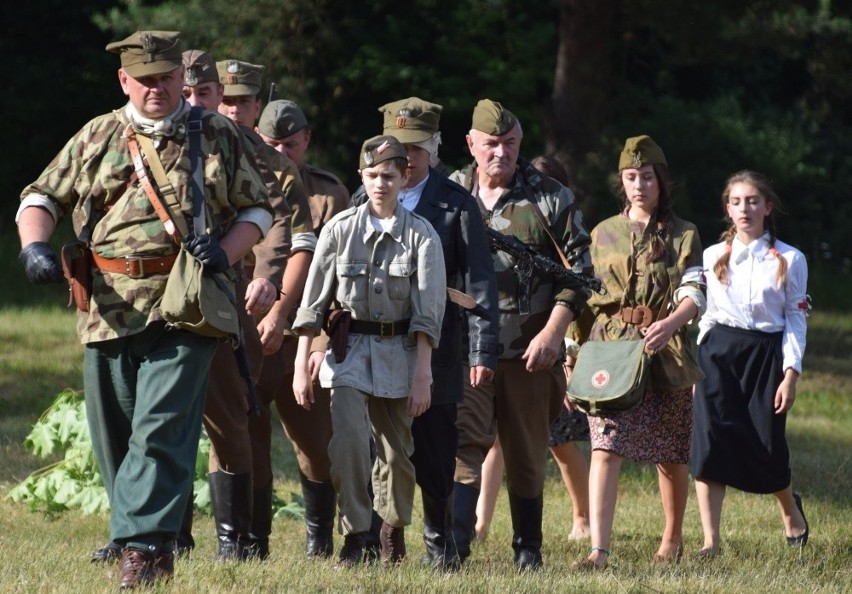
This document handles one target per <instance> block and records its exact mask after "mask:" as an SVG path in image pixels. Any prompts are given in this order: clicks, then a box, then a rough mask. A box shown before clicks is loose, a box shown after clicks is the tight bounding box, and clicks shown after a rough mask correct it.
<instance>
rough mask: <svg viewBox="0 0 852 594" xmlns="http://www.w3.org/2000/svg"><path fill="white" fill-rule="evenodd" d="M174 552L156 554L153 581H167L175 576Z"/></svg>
mask: <svg viewBox="0 0 852 594" xmlns="http://www.w3.org/2000/svg"><path fill="white" fill-rule="evenodd" d="M176 554H177V553H176V552H175V551H168V552H163V551H160V552H159V553H157V556H156V557H154V567H153V569H152V573H153V576H154V579H155V580H161V581H164V582H167V581H169V580H170V579H172V577H174V575H175V555H176Z"/></svg>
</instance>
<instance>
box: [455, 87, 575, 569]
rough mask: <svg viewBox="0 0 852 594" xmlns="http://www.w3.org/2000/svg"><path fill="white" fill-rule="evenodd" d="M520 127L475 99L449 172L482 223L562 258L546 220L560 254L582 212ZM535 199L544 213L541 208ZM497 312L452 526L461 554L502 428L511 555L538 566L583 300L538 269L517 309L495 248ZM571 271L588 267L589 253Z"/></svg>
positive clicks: (507, 266) (471, 407) (464, 438)
mask: <svg viewBox="0 0 852 594" xmlns="http://www.w3.org/2000/svg"><path fill="white" fill-rule="evenodd" d="M522 136H523V134H522V131H521V126H520V123H519V122H518V120H517V118H516V117H515V116H514V115H513V114H512V113H511V112H510V111H508V110H507V109H504V108H503V107H502V106H501V105H500V104H499V103H497V102H494V101H491V100H489V99H483V100H482V101H480V102H479V103H478V104H477V106H476V108H475V109H474V111H473V124H472V126H471V130H470V133H469V134H468V136H467V143H468V148H469V149H470V152H471V154H472V155H473V157H474V161H475V162H474V163H473V164H472V165H470V166H469V167H468V168H466V169H464V170H461V171H456V172H455V173H453V175H452V176H450V179H452V180H453V181H455V182H457V183H459V184H460V185H462V186H463V187H465V188H466V189H467V190H468V191H470V192H471V194H473V196H474V197H475V198H476V200H477V202H478V204H479V208H480V210H481V212H482V215H483V217H484V218H485V224H486V225H487V226H488V227H490V228H492V229H495V230H497V231H500V232H501V233H503V234H505V235H514V236H516V237H517V238H518V239H519V240H520V241H522V242H523V243H525V244H527V245H530V246H532V247H533V248H535V249H536V250H538V251H539V252H540V253H541V254H544V255H546V256H548V257H550V258H552V259H554V260H556V261H559V260H560V257H559V255H558V254H557V252H556V247H555V246H554V245H553V241H552V240H551V239H550V237H549V236H548V234H547V232H546V231H545V228H544V225H545V224H546V225H547V226H548V228H549V229H550V232H551V234H552V235H553V237H554V238H555V240H556V241H557V242H559V244H560V249H561V250H562V251H563V252H564V251H566V248H567V249H570V247H569V245H580V244H584V243H588V234H587V232H586V230H585V229H584V228H583V217H582V213H581V212H580V210H579V208H578V205H577V203H576V200H575V199H574V195H573V194H572V193H571V191H570V190H569V189H567V188H565V187H564V186H562V185H561V184H559V183H558V182H556V181H555V180H553V179H551V178H549V177H544V176H542V175H541V174H540V173H538V171H536V170H535V168H534V167H532V166H531V165H530V164H529V162H528V161H527V160H526V159H523V158H520V157H519V152H520V145H521V139H522ZM534 204H535V205H537V207H538V209H539V211H540V213H537V212H536V210H535V208H534ZM493 260H494V271H495V273H496V275H497V293H498V309H499V312H500V348H501V352H500V354H499V356H498V361H497V369H496V372H495V375H494V381H493V383H492V384H491V385H484V386H479V387H472V386H470V385H468V386H466V388H465V394H464V400H463V401H462V402H461V403H460V404H459V407H458V428H459V447H458V454H457V458H456V486H455V509H454V512H455V528H454V535H455V539H456V546H457V548H458V552H459V556H460V557H461V558H462V559H464V558H465V557H467V556H468V555H469V554H470V535H471V533H472V531H473V526H474V522H475V511H476V500H477V497H478V495H479V487H480V484H481V468H482V462H483V460H484V459H485V455H486V454H487V452H488V450H489V448H490V447H491V445H492V444H493V443H494V439H495V435H499V437H500V443H501V444H502V447H503V452H504V456H505V461H506V476H507V484H508V490H509V506H510V509H511V515H512V527H513V530H514V536H513V540H512V547H513V549H514V551H515V555H514V561H515V564H516V565H517V566H518V567H519V568H520V569H536V568H538V567H540V566H541V541H542V534H541V521H542V503H543V500H542V490H543V488H544V474H545V454H546V452H547V442H548V435H549V427H550V424H551V422H552V421H553V420H554V419H555V418H556V416H557V415H558V413H559V410H560V407H561V406H562V399H563V396H564V394H565V377H564V374H563V371H562V369H561V366H560V361H561V358H562V344H563V337H564V336H565V331H566V329H567V327H568V324H569V323H570V322H571V321H572V320H573V319H574V318H576V317H578V316H579V314H580V312H581V311H582V308H583V307H584V304H585V301H586V299H587V297H588V296H587V294H586V293H585V292H583V291H575V290H572V289H570V288H569V287H568V286H567V284H566V283H565V281H560V280H557V279H554V278H553V276H552V275H550V274H542V273H540V272H538V271H535V272H534V275H533V279H532V282H531V285H530V291H529V295H528V297H529V305H530V307H529V310H530V311H529V312H525V313H521V312H520V309H519V295H520V291H521V290H522V288H521V287H520V285H519V282H518V277H517V275H516V274H515V272H514V266H515V261H514V260H513V259H512V257H511V256H509V255H508V254H506V253H504V252H500V251H496V252H494V254H493ZM574 271H575V272H586V273H588V272H590V271H591V264H590V260H589V257H588V254H584V255H581V256H579V257H578V259H577V262H576V264H575V265H574Z"/></svg>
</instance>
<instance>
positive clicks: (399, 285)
mask: <svg viewBox="0 0 852 594" xmlns="http://www.w3.org/2000/svg"><path fill="white" fill-rule="evenodd" d="M414 271H415V266H414V262H413V261H412V260H410V259H400V260H393V261H392V262H391V263H390V266H388V295H389V296H390V298H391V299H395V300H405V299H408V298H409V296H410V295H411V275H412V274H414Z"/></svg>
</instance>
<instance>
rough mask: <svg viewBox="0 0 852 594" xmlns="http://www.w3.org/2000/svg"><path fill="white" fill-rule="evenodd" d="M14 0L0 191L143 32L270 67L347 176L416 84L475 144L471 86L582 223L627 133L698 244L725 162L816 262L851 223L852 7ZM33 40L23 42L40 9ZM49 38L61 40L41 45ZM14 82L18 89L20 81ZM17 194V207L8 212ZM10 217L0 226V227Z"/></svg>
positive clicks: (82, 113) (599, 198)
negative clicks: (749, 177)
mask: <svg viewBox="0 0 852 594" xmlns="http://www.w3.org/2000/svg"><path fill="white" fill-rule="evenodd" d="M31 4H33V6H27V5H23V6H15V8H14V10H13V9H11V8H8V7H7V8H4V9H3V11H4V12H3V14H4V16H5V17H7V18H5V19H4V23H5V27H6V29H7V31H6V35H4V38H3V39H2V40H0V43H2V44H4V45H3V47H4V49H5V50H6V51H5V55H6V56H11V59H12V65H13V68H12V72H13V73H14V74H13V76H12V80H10V83H9V84H10V86H11V87H12V88H11V89H7V93H6V95H5V99H4V101H6V105H5V109H4V110H3V113H4V114H6V117H7V121H8V122H9V124H11V125H8V124H7V133H6V134H5V135H4V142H5V143H6V144H5V147H4V149H5V150H4V152H3V154H4V159H3V165H2V167H3V173H4V175H3V176H2V182H0V183H3V184H4V188H5V189H6V191H7V193H8V194H11V195H12V196H13V197H17V195H18V193H19V192H20V189H21V188H22V187H23V185H25V184H26V183H27V182H29V181H31V180H32V179H33V178H34V176H35V175H37V174H38V172H39V171H40V170H41V168H43V167H44V165H45V164H46V162H47V160H49V159H50V158H51V157H52V156H53V155H54V154H55V153H56V152H57V150H58V149H59V148H60V147H61V144H62V143H63V142H64V141H65V140H66V139H67V138H68V136H69V135H70V134H71V133H73V131H74V130H76V129H77V128H79V126H80V125H82V124H83V123H84V122H85V121H86V120H87V119H88V118H90V117H91V116H92V115H95V114H97V113H102V112H104V111H106V110H108V109H111V108H115V107H118V106H119V105H120V104H121V102H122V101H123V100H124V98H123V96H122V95H121V93H120V91H119V89H118V86H117V85H116V84H115V74H114V73H115V68H116V66H117V61H116V59H115V56H112V55H110V54H108V53H106V52H104V51H103V47H104V45H105V44H106V43H107V42H108V41H109V40H112V39H118V38H120V37H122V36H124V35H126V34H128V33H130V32H132V31H134V30H136V29H140V28H148V29H172V30H180V31H183V32H184V38H185V41H186V44H187V47H197V48H202V49H206V50H208V51H209V52H210V53H211V54H212V55H213V56H214V57H215V58H216V59H227V58H239V59H243V60H247V61H250V62H254V63H259V64H264V65H265V66H266V67H267V71H266V73H267V77H266V87H265V89H264V91H263V93H264V99H266V98H267V94H268V92H269V85H270V83H274V85H275V95H274V96H275V97H276V98H290V99H293V100H295V101H297V102H298V103H299V104H300V105H301V106H302V107H303V108H304V109H305V111H306V113H307V115H308V117H309V119H310V121H311V124H312V127H313V128H314V133H315V134H314V143H313V145H312V149H311V153H310V155H309V158H310V159H311V160H312V161H313V162H315V163H317V164H318V165H321V166H324V167H327V168H329V169H331V170H333V171H335V172H336V173H338V175H340V176H341V177H342V178H343V179H344V181H345V182H346V183H347V184H348V185H349V186H350V187H354V186H355V185H356V184H357V177H356V172H355V169H356V151H357V149H358V147H359V146H360V143H361V141H362V140H363V139H364V138H366V137H368V136H371V135H373V134H376V133H378V132H379V131H380V130H381V126H382V119H381V116H380V114H379V112H378V111H377V109H378V107H379V106H380V105H382V104H384V103H386V102H388V101H392V100H395V99H398V98H401V97H405V96H409V95H417V96H419V97H422V98H424V99H429V100H432V101H435V102H437V103H440V104H442V105H443V106H444V112H443V116H442V134H443V144H442V148H441V153H442V157H443V159H444V160H445V162H447V163H448V165H449V166H450V167H453V168H454V167H459V166H462V165H464V164H466V163H467V162H468V161H469V159H470V156H469V154H468V153H467V149H466V146H465V142H464V134H465V133H466V131H467V129H468V127H469V125H470V113H471V110H472V108H473V106H474V104H475V103H476V101H477V100H478V99H480V98H483V97H489V98H492V99H495V100H497V101H500V102H502V103H503V104H504V105H505V106H506V107H508V108H509V109H511V110H512V111H513V112H515V113H516V114H517V115H518V116H519V117H520V119H521V121H522V123H523V127H524V150H523V152H524V153H525V154H526V155H527V156H530V157H532V156H534V155H535V154H538V153H542V152H552V153H555V154H557V155H558V157H559V158H560V159H562V160H563V161H564V162H565V163H566V165H568V166H569V169H570V171H571V175H572V179H573V183H572V186H573V187H574V189H575V190H576V192H577V194H578V195H579V196H580V197H581V199H582V205H583V210H584V213H585V214H586V217H587V220H588V222H589V224H590V225H591V224H594V223H596V222H597V221H599V220H601V219H602V218H604V217H606V216H609V215H611V214H612V213H614V212H616V210H617V208H618V205H617V203H616V199H615V196H614V194H613V192H612V190H611V185H612V182H613V179H614V174H615V171H614V169H615V164H616V163H617V158H618V152H619V150H620V148H621V145H622V143H623V141H624V139H625V138H626V137H628V136H633V135H636V134H641V133H648V134H651V135H652V136H653V137H654V138H655V139H656V140H657V141H658V142H659V143H660V144H661V146H662V147H663V148H664V150H665V152H666V155H667V157H668V160H669V166H670V170H671V172H672V174H673V176H674V178H675V180H676V182H677V184H678V190H677V192H676V209H677V211H678V213H679V214H680V215H681V216H683V217H684V218H687V219H689V220H692V221H694V222H696V223H697V224H698V225H699V228H700V230H701V235H702V239H703V242H704V244H705V245H709V244H711V243H713V242H714V241H715V240H716V238H717V237H718V235H719V233H720V232H721V230H722V229H723V226H724V225H723V222H722V220H721V213H722V211H721V208H720V204H719V195H720V193H721V191H722V188H723V185H724V181H725V179H726V178H727V177H728V176H729V175H730V174H732V173H733V172H735V171H737V170H739V169H743V168H752V169H757V170H759V171H762V172H765V173H767V174H768V175H770V176H771V177H772V178H773V180H774V182H775V185H776V189H777V190H778V192H779V194H780V196H781V197H782V199H783V200H784V202H785V210H786V212H787V214H788V216H782V217H781V219H780V221H779V223H780V225H779V231H780V235H781V237H782V238H783V239H785V240H787V241H789V242H791V243H794V244H796V245H798V246H799V247H800V248H802V249H803V250H804V251H805V252H806V254H807V255H808V257H809V259H810V260H811V264H812V266H814V267H815V268H819V267H820V266H823V265H824V266H823V268H825V269H826V270H832V271H838V270H847V271H848V269H849V267H850V263H849V262H850V258H852V248H850V247H849V246H848V245H847V242H846V241H845V235H846V229H847V228H848V227H849V226H850V223H852V201H850V200H849V198H848V194H849V192H848V190H847V187H848V186H847V184H846V180H848V179H850V175H852V134H850V131H851V130H850V128H852V112H850V109H852V108H850V107H849V105H850V95H852V78H850V77H849V76H848V72H849V71H850V66H852V18H850V17H852V7H850V3H849V2H838V1H836V0H835V1H832V0H754V1H746V2H743V1H742V0H717V1H715V2H694V1H692V0H631V1H630V2H627V1H625V0H597V1H595V2H587V1H583V0H545V1H542V2H524V3H522V2H516V1H513V0H466V1H461V2H459V1H458V0H409V1H408V2H405V3H399V2H390V1H389V0H364V1H362V2H349V1H345V0H254V1H253V2H240V3H235V2H233V1H224V0H182V1H165V2H152V1H148V2H145V1H142V0H123V1H121V0H113V1H107V0H100V1H99V0H81V1H79V2H75V3H67V2H65V3H62V2H58V1H57V0H45V1H43V2H40V3H38V7H36V6H35V5H34V3H31ZM34 22H38V23H39V28H38V37H37V39H31V37H32V33H31V31H32V27H31V26H30V24H31V23H34ZM46 40H49V41H50V43H46ZM9 91H11V92H9ZM14 202H15V200H14V199H13V200H10V201H8V202H7V206H6V207H4V208H6V209H7V210H6V213H7V216H4V217H2V219H0V224H2V225H6V227H8V228H9V229H11V224H10V223H9V222H8V221H9V219H10V218H11V214H12V212H13V208H14ZM6 227H4V228H6Z"/></svg>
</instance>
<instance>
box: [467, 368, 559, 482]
mask: <svg viewBox="0 0 852 594" xmlns="http://www.w3.org/2000/svg"><path fill="white" fill-rule="evenodd" d="M525 365H526V363H525V362H524V361H522V360H520V359H500V360H499V361H498V363H497V369H496V371H495V374H494V381H493V382H492V383H490V384H488V385H486V386H482V387H479V388H472V387H471V386H470V382H469V380H466V381H465V389H464V398H463V399H462V401H461V402H460V403H459V405H458V421H457V423H458V430H459V447H458V453H457V455H456V477H455V480H456V482H459V483H464V484H466V485H470V486H472V487H475V488H476V489H479V488H480V484H481V481H482V462H483V461H484V460H485V456H486V454H487V453H488V450H489V449H490V448H491V446H492V445H493V444H494V439H495V437H497V436H498V435H499V436H500V444H501V445H502V447H503V458H504V460H505V463H506V481H507V485H508V488H509V492H510V493H512V494H513V495H517V496H518V497H523V498H527V499H531V498H534V497H538V496H539V495H541V492H542V490H543V489H544V475H545V464H546V459H547V441H548V437H549V435H550V424H551V423H552V422H553V421H554V420H555V419H556V417H557V416H558V415H559V411H560V410H561V407H562V399H563V397H564V395H565V375H564V373H563V371H562V368H561V366H559V365H557V366H554V367H552V368H550V369H547V370H544V371H537V372H535V373H530V372H529V371H527V370H526V368H525V367H524V366H525ZM468 377H470V375H469V369H466V370H465V378H468Z"/></svg>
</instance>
